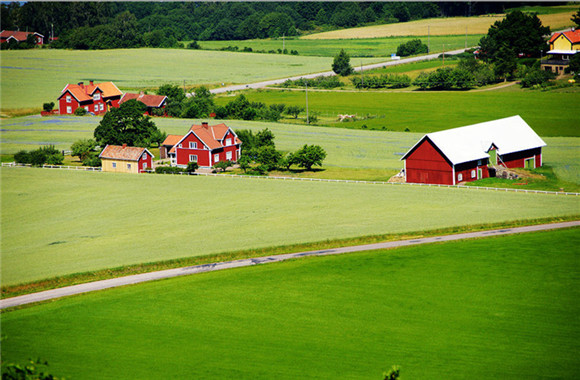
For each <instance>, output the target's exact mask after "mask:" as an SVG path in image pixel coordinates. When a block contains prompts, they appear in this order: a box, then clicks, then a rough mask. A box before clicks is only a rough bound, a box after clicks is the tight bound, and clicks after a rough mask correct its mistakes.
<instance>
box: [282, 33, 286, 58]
mask: <svg viewBox="0 0 580 380" xmlns="http://www.w3.org/2000/svg"><path fill="white" fill-rule="evenodd" d="M285 38H286V33H284V34H282V54H284V50H285V49H286V39H285Z"/></svg>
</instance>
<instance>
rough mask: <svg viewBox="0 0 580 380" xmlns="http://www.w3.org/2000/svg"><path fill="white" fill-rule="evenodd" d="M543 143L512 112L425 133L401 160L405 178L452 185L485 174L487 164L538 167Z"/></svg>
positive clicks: (413, 180)
mask: <svg viewBox="0 0 580 380" xmlns="http://www.w3.org/2000/svg"><path fill="white" fill-rule="evenodd" d="M544 146H546V143H545V142H544V141H543V140H542V139H541V138H540V137H539V136H538V135H537V134H536V133H535V132H534V131H533V129H532V128H530V126H529V125H528V124H527V123H526V122H525V121H524V120H523V119H522V118H521V117H520V116H512V117H508V118H505V119H499V120H494V121H488V122H485V123H480V124H474V125H469V126H466V127H460V128H454V129H448V130H445V131H439V132H434V133H428V134H426V135H425V136H423V137H422V138H421V139H420V140H419V141H418V142H417V143H416V144H415V145H414V146H413V147H412V148H411V149H409V151H408V152H407V153H405V155H404V156H403V157H402V158H401V160H403V161H404V165H405V168H404V171H405V181H406V182H410V183H432V184H442V185H455V184H457V183H460V182H465V181H475V180H477V179H481V178H487V177H489V170H488V165H491V166H503V167H506V168H530V169H533V168H536V167H540V166H542V147H544Z"/></svg>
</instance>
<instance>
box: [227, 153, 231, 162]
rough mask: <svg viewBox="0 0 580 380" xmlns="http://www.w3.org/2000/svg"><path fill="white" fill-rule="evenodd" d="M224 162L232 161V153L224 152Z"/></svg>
mask: <svg viewBox="0 0 580 380" xmlns="http://www.w3.org/2000/svg"><path fill="white" fill-rule="evenodd" d="M226 160H230V161H231V160H232V152H226Z"/></svg>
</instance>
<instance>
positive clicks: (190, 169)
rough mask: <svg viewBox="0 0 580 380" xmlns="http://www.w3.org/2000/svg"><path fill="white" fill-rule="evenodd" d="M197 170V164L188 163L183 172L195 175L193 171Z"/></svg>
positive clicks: (193, 162)
mask: <svg viewBox="0 0 580 380" xmlns="http://www.w3.org/2000/svg"><path fill="white" fill-rule="evenodd" d="M197 169H199V164H198V163H197V162H195V161H189V162H188V163H187V167H186V168H185V171H186V172H188V173H195V171H196V170H197Z"/></svg>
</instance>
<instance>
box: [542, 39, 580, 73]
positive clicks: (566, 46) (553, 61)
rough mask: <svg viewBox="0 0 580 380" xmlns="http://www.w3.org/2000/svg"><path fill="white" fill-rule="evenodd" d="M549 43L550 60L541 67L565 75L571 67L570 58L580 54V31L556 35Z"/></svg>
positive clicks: (546, 60) (545, 61)
mask: <svg viewBox="0 0 580 380" xmlns="http://www.w3.org/2000/svg"><path fill="white" fill-rule="evenodd" d="M549 43H550V50H549V51H548V52H547V54H548V58H547V59H545V60H542V61H541V67H542V69H543V70H549V71H552V72H554V73H556V74H559V75H561V74H564V71H565V70H566V69H567V68H568V66H569V65H570V58H572V57H573V56H574V54H580V30H575V29H572V30H569V31H566V32H558V33H554V34H553V35H552V37H551V38H550V40H549Z"/></svg>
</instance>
